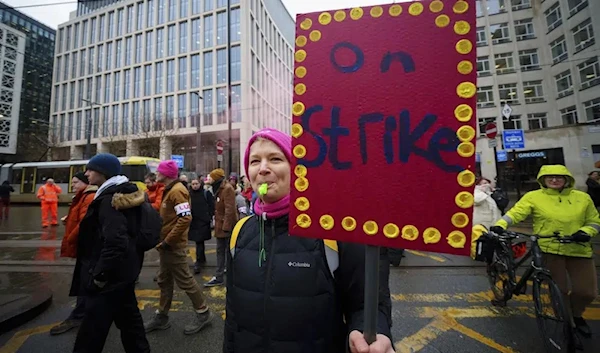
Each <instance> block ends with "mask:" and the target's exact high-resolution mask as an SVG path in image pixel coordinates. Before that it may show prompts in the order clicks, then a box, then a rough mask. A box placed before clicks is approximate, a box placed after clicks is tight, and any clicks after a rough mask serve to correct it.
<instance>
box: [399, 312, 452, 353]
mask: <svg viewBox="0 0 600 353" xmlns="http://www.w3.org/2000/svg"><path fill="white" fill-rule="evenodd" d="M448 330H450V326H448V325H447V324H446V323H445V322H444V321H443V320H441V319H435V320H433V321H432V322H430V323H429V324H428V325H427V326H425V327H423V328H422V329H420V330H419V331H417V333H415V334H413V335H412V336H408V337H405V338H403V339H402V341H398V342H396V344H395V346H396V350H397V352H398V353H415V352H418V351H420V350H421V349H423V348H425V347H426V346H427V345H428V344H429V343H431V341H433V340H434V339H436V338H437V337H438V336H440V335H441V334H442V333H444V332H446V331H448Z"/></svg>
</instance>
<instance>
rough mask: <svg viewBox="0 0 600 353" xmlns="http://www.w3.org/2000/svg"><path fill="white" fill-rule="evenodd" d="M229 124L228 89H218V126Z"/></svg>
mask: <svg viewBox="0 0 600 353" xmlns="http://www.w3.org/2000/svg"><path fill="white" fill-rule="evenodd" d="M225 123H227V88H225V87H219V88H217V124H225Z"/></svg>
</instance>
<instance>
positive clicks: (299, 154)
mask: <svg viewBox="0 0 600 353" xmlns="http://www.w3.org/2000/svg"><path fill="white" fill-rule="evenodd" d="M294 156H296V158H304V156H306V147H304V146H303V145H296V146H294Z"/></svg>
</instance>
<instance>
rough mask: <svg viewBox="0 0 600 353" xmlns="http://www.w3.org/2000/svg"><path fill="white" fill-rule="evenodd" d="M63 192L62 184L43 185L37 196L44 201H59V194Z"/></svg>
mask: <svg viewBox="0 0 600 353" xmlns="http://www.w3.org/2000/svg"><path fill="white" fill-rule="evenodd" d="M61 193H62V189H61V188H60V186H58V185H56V184H52V185H48V184H46V185H42V187H40V189H39V190H38V193H37V198H38V199H40V200H41V201H42V202H58V195H59V194H61Z"/></svg>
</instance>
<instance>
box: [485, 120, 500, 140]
mask: <svg viewBox="0 0 600 353" xmlns="http://www.w3.org/2000/svg"><path fill="white" fill-rule="evenodd" d="M496 135H498V128H497V127H496V123H488V124H487V125H486V126H485V136H486V137H487V138H489V139H495V138H496Z"/></svg>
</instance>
